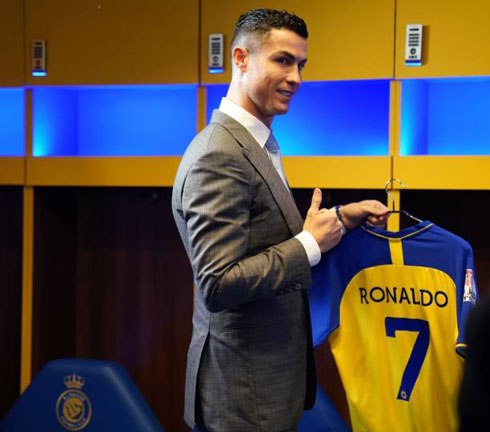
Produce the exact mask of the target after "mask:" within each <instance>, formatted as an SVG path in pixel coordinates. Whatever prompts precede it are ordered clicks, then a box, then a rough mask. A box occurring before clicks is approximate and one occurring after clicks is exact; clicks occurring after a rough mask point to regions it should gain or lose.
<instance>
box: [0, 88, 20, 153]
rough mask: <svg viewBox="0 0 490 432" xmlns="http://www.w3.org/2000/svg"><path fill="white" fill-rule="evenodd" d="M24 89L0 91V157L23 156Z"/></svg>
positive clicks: (4, 89) (3, 89)
mask: <svg viewBox="0 0 490 432" xmlns="http://www.w3.org/2000/svg"><path fill="white" fill-rule="evenodd" d="M24 101H25V99H24V89H19V88H2V89H0V156H24V155H25V151H24V141H25V122H24V118H25V102H24Z"/></svg>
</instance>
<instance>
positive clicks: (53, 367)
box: [0, 359, 164, 432]
mask: <svg viewBox="0 0 490 432" xmlns="http://www.w3.org/2000/svg"><path fill="white" fill-rule="evenodd" d="M67 430H69V431H75V430H83V431H84V432H91V431H94V432H95V431H104V432H112V431H118V432H120V431H134V432H138V431H145V432H163V431H164V429H163V427H162V426H161V424H160V423H159V422H158V420H157V418H156V417H155V415H154V414H153V412H152V410H151V409H150V407H149V406H148V404H147V402H146V401H145V399H144V397H143V395H142V394H141V393H140V391H139V390H138V388H137V387H136V385H135V384H134V383H133V381H132V380H131V378H130V377H129V375H128V374H127V372H126V371H125V370H124V369H123V368H122V367H121V366H120V365H118V364H117V363H114V362H109V361H99V360H81V359H60V360H54V361H51V362H49V363H47V364H46V365H45V366H44V367H43V368H42V369H41V370H40V371H39V373H38V374H37V376H36V377H35V378H34V380H33V381H32V383H31V385H30V386H29V387H28V388H27V389H26V391H25V392H24V393H23V394H22V395H21V396H20V398H19V399H18V400H17V402H16V403H15V404H14V405H13V407H12V408H11V409H10V411H9V412H8V413H7V415H6V416H5V418H4V419H3V421H2V423H0V432H32V431H39V432H43V431H50V432H55V431H60V432H66V431H67Z"/></svg>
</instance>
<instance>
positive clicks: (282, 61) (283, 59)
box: [276, 57, 291, 66]
mask: <svg viewBox="0 0 490 432" xmlns="http://www.w3.org/2000/svg"><path fill="white" fill-rule="evenodd" d="M276 61H277V63H279V64H281V65H283V66H289V65H290V64H291V60H289V59H288V58H287V57H279V58H278V59H277V60H276Z"/></svg>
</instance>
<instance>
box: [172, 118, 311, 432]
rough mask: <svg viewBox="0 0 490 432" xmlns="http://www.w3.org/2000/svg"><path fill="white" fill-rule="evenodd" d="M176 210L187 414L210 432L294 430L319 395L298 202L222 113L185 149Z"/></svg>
mask: <svg viewBox="0 0 490 432" xmlns="http://www.w3.org/2000/svg"><path fill="white" fill-rule="evenodd" d="M172 209H173V213H174V217H175V221H176V223H177V227H178V229H179V232H180V235H181V237H182V241H183V243H184V246H185V249H186V251H187V254H188V256H189V260H190V262H191V265H192V270H193V273H194V281H195V284H196V286H197V290H196V294H195V298H194V315H193V334H192V340H191V343H190V347H189V352H188V359H187V376H186V397H185V414H184V418H185V420H186V422H187V424H188V425H189V426H191V427H193V426H194V423H195V409H196V389H199V395H198V396H199V397H198V399H197V400H198V401H199V403H200V408H201V412H202V416H203V418H204V420H205V422H206V427H207V428H208V430H210V431H230V432H240V431H244V432H245V431H246V432H251V431H281V430H286V429H291V428H294V427H295V425H296V423H297V421H298V420H299V418H300V416H301V413H302V411H303V408H310V407H311V406H312V405H313V403H314V398H315V393H314V392H315V386H316V385H315V372H314V362H313V354H312V345H311V327H310V319H309V310H308V300H307V295H306V288H307V287H308V286H309V285H310V283H311V270H310V266H309V263H308V258H307V255H306V252H305V250H304V248H303V246H302V245H301V243H300V242H299V241H298V240H297V239H295V238H294V235H296V234H297V233H298V232H300V231H301V230H302V224H303V222H302V219H301V216H300V214H299V212H298V210H297V207H296V205H295V203H294V201H293V199H292V197H291V195H290V193H289V191H288V190H287V189H286V187H285V186H284V183H283V182H282V180H281V179H280V177H279V175H278V174H277V172H276V170H275V169H274V167H273V165H272V163H271V162H270V160H269V158H268V156H267V154H266V153H265V151H264V150H263V149H262V148H261V147H260V146H259V144H258V143H257V142H256V141H255V140H254V139H253V137H252V136H251V135H250V134H249V132H248V131H247V130H246V129H245V128H244V127H243V126H241V125H240V124H239V123H238V122H236V121H235V120H233V119H232V118H230V117H229V116H227V115H226V114H223V113H221V112H220V111H215V112H214V113H213V117H212V119H211V123H210V125H208V126H207V127H206V128H205V129H204V130H203V131H202V132H201V133H199V135H197V137H196V138H194V140H193V141H192V142H191V144H190V145H189V147H188V149H187V151H186V152H185V154H184V156H183V159H182V162H181V164H180V167H179V169H178V172H177V176H176V178H175V182H174V188H173V195H172Z"/></svg>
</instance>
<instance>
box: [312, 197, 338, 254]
mask: <svg viewBox="0 0 490 432" xmlns="http://www.w3.org/2000/svg"><path fill="white" fill-rule="evenodd" d="M321 202H322V191H321V190H320V189H315V190H314V191H313V197H312V198H311V206H310V208H309V209H308V213H307V214H306V220H305V223H304V225H303V229H304V230H305V231H308V232H310V233H311V234H312V235H313V237H315V240H316V241H317V243H318V246H320V250H321V251H322V252H327V251H329V250H330V249H332V248H333V247H334V246H336V245H337V244H338V242H339V241H340V239H341V237H342V224H341V223H340V221H339V220H338V219H337V216H336V214H335V212H334V211H331V210H327V209H326V208H322V209H320V204H321ZM342 209H343V208H342Z"/></svg>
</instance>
